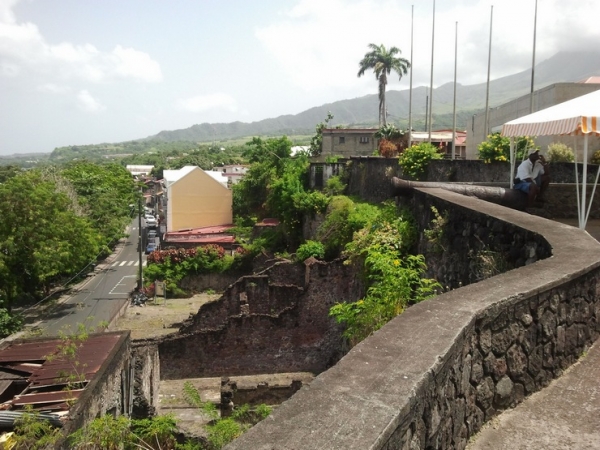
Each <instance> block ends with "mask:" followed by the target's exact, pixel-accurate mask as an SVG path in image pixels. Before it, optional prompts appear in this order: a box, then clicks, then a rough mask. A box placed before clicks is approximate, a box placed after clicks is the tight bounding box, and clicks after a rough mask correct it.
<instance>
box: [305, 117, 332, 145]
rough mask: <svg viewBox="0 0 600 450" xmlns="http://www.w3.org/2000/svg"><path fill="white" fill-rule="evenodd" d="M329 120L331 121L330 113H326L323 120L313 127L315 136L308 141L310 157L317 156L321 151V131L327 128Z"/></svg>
mask: <svg viewBox="0 0 600 450" xmlns="http://www.w3.org/2000/svg"><path fill="white" fill-rule="evenodd" d="M331 119H333V114H331V111H327V117H326V118H325V120H324V121H323V122H320V123H318V124H317V126H316V127H315V135H314V136H313V137H312V139H311V140H310V149H309V152H310V156H319V155H320V154H321V152H322V151H323V130H324V129H325V128H327V124H328V123H329V122H330V121H331Z"/></svg>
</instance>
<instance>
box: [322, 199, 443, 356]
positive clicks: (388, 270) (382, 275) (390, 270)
mask: <svg viewBox="0 0 600 450" xmlns="http://www.w3.org/2000/svg"><path fill="white" fill-rule="evenodd" d="M369 217H370V220H367V221H366V223H365V226H363V227H362V228H361V229H360V230H359V231H357V232H356V233H354V235H353V239H352V241H350V242H349V243H347V244H346V245H345V250H344V252H343V255H344V256H345V257H346V258H347V261H346V262H347V263H348V264H359V265H360V266H361V267H362V270H363V273H364V277H365V279H366V281H367V283H368V289H367V294H366V296H365V297H364V298H363V299H360V300H359V301H357V302H354V303H338V304H336V305H334V306H333V307H332V308H331V310H330V314H331V315H332V316H333V317H335V319H336V320H337V321H338V322H340V323H343V324H344V325H345V326H346V330H345V331H344V336H345V337H346V338H347V339H348V340H349V341H350V344H351V345H356V344H357V343H358V342H360V341H361V340H363V339H364V338H366V337H367V336H369V335H370V334H371V333H373V332H374V331H377V330H378V329H379V328H381V327H382V326H383V325H385V324H386V323H387V322H388V321H389V320H391V319H393V318H394V317H395V316H397V315H398V314H400V313H402V312H403V311H404V310H405V309H406V308H407V307H408V306H409V305H410V304H413V303H417V302H420V301H422V300H425V299H426V298H429V297H431V296H433V295H435V294H436V293H437V292H438V290H439V289H440V288H441V286H440V285H439V284H438V283H437V282H436V281H435V280H432V279H428V278H424V277H423V275H424V273H425V270H426V268H427V267H426V265H425V260H424V257H423V256H422V255H411V254H410V249H411V247H412V245H413V243H414V240H415V239H416V229H415V225H414V223H413V222H412V220H411V218H410V215H409V214H408V213H407V212H406V211H397V209H396V207H395V206H394V205H393V204H392V203H386V204H384V205H383V206H382V207H379V208H377V210H376V212H374V211H370V215H369Z"/></svg>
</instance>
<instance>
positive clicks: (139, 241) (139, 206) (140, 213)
mask: <svg viewBox="0 0 600 450" xmlns="http://www.w3.org/2000/svg"><path fill="white" fill-rule="evenodd" d="M138 250H139V251H138V256H139V262H140V264H139V266H140V271H139V275H138V284H137V287H138V291H141V290H142V288H143V287H144V279H143V274H142V195H141V192H140V198H139V200H138Z"/></svg>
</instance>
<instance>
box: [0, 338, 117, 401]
mask: <svg viewBox="0 0 600 450" xmlns="http://www.w3.org/2000/svg"><path fill="white" fill-rule="evenodd" d="M119 339H121V334H118V333H110V334H92V335H89V336H88V338H87V339H85V340H83V341H79V342H77V341H74V342H68V341H65V340H61V339H48V340H33V341H21V342H15V343H12V344H10V345H9V346H8V347H6V348H5V349H3V350H0V379H1V380H12V381H13V382H15V383H18V384H19V386H20V385H21V384H22V385H23V386H24V388H23V389H22V390H21V391H20V393H18V394H17V395H14V397H13V398H11V399H7V398H3V399H2V402H3V404H4V406H5V407H6V406H8V407H9V409H21V408H23V407H24V406H25V405H31V406H33V407H34V409H41V410H68V409H69V406H68V405H69V401H68V400H72V399H74V398H78V397H79V395H80V394H81V392H82V391H83V389H76V390H73V389H70V390H68V391H66V390H65V387H66V382H67V381H68V380H67V378H68V377H70V378H73V379H76V381H81V382H82V385H83V386H84V385H86V384H87V382H89V381H91V380H92V379H93V378H94V376H95V375H96V373H97V372H98V370H100V368H101V367H102V364H103V363H104V362H105V361H106V359H107V357H108V356H109V355H110V353H111V351H112V350H113V349H114V347H115V345H116V344H117V343H118V341H119ZM71 343H72V344H74V345H75V346H76V347H75V348H76V351H75V355H76V356H74V357H72V358H69V357H65V356H64V355H63V354H62V353H61V348H64V346H65V345H67V344H71Z"/></svg>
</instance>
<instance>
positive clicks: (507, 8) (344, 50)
mask: <svg viewBox="0 0 600 450" xmlns="http://www.w3.org/2000/svg"><path fill="white" fill-rule="evenodd" d="M415 3H417V4H416V5H415V6H414V20H413V19H411V6H410V5H408V4H406V3H401V2H394V1H384V0H330V1H328V2H322V1H320V0H299V1H298V2H297V3H296V5H295V6H294V7H293V8H291V9H289V10H287V11H283V12H282V13H281V16H280V17H278V18H277V21H275V20H274V21H273V23H272V24H271V25H268V26H264V27H262V28H258V29H256V30H255V35H256V37H257V38H258V40H259V41H260V42H261V43H262V45H263V46H264V48H265V49H266V50H267V51H268V52H269V53H271V54H272V55H273V56H274V58H275V59H276V60H278V61H279V64H280V66H281V68H282V69H283V70H284V72H285V74H286V76H287V77H289V78H290V79H291V80H292V81H293V83H294V84H295V85H297V86H298V87H300V88H301V89H303V90H304V91H306V92H310V91H318V90H331V89H337V90H341V89H347V90H352V91H353V92H355V95H362V94H364V93H365V90H366V89H368V90H369V92H371V91H373V89H372V88H373V86H372V85H373V79H372V74H371V75H370V76H365V77H363V78H361V79H360V80H357V77H356V74H357V72H358V62H359V61H360V59H361V58H362V56H363V55H364V54H365V53H366V52H367V51H368V48H367V45H368V44H369V43H375V44H384V45H385V46H386V47H390V46H396V47H398V48H400V49H401V50H402V56H403V57H404V58H406V59H410V56H411V55H410V52H411V21H412V22H413V27H414V32H413V49H414V51H413V85H414V86H419V85H428V84H429V80H430V67H431V48H432V45H431V38H432V22H433V15H432V12H433V8H432V6H433V2H431V1H429V2H415ZM497 3H498V4H497V5H495V6H494V9H493V24H492V60H491V78H492V79H494V78H499V77H502V76H505V75H510V74H513V73H515V72H518V71H521V70H525V69H527V68H528V65H530V64H531V60H532V52H533V21H534V11H535V2H534V0H503V1H502V2H497ZM491 6H492V1H491V0H490V1H485V0H483V1H481V0H453V1H444V0H441V1H440V0H438V1H437V2H436V17H435V49H434V85H435V86H439V85H441V84H443V83H446V82H449V81H452V80H453V78H454V56H455V51H454V49H455V24H456V22H458V57H457V59H458V70H457V71H458V82H459V83H462V84H474V83H482V82H485V79H486V76H487V61H488V48H489V32H490V16H491ZM599 15H600V2H598V1H597V0H582V1H581V2H579V3H577V4H576V5H574V4H571V3H568V2H564V0H545V1H544V2H539V5H538V22H537V44H536V61H537V62H540V61H542V60H544V59H546V58H549V57H551V56H553V55H554V54H556V53H558V52H559V51H561V50H567V49H569V50H572V49H576V48H579V49H581V48H582V46H583V45H584V44H583V43H585V42H587V43H588V45H589V43H594V42H599V41H600V27H598V26H596V25H595V21H594V20H593V19H591V18H592V17H598V16H599ZM365 75H368V74H365ZM408 83H409V82H408V77H403V79H402V81H401V83H400V84H398V77H397V76H396V75H395V74H394V75H393V77H390V87H391V88H393V89H407V88H408V86H409V84H408ZM394 84H395V85H394Z"/></svg>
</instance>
